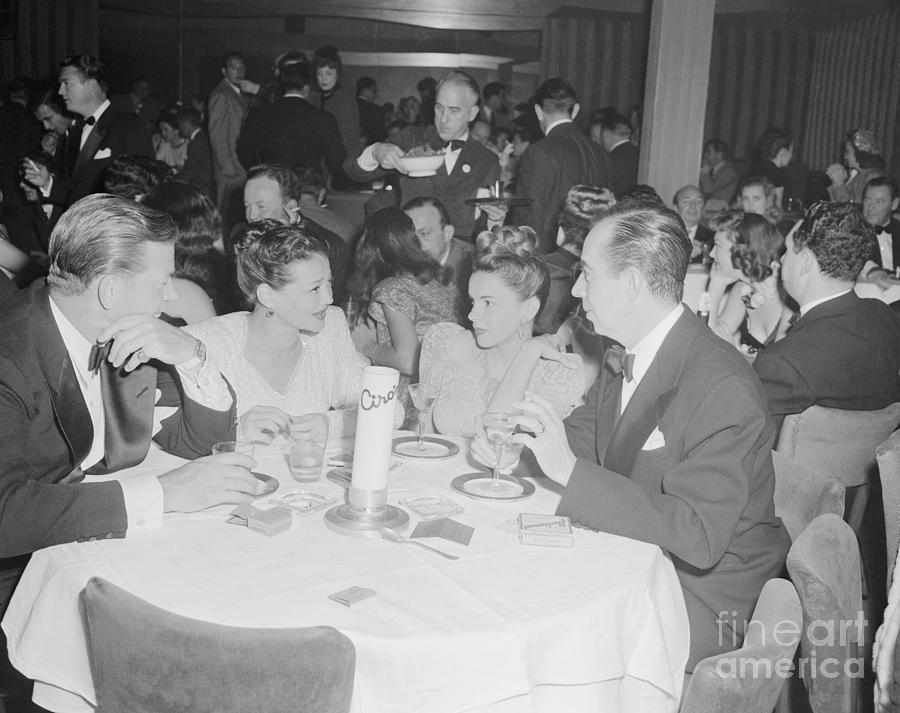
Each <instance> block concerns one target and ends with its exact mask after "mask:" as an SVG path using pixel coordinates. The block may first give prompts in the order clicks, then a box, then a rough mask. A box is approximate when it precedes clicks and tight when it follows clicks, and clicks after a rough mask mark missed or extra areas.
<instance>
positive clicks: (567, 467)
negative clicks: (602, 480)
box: [513, 393, 576, 485]
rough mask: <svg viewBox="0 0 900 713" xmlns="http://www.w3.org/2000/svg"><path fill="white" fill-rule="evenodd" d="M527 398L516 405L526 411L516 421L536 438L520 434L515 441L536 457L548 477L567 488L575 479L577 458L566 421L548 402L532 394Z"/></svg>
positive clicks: (515, 436) (514, 438)
mask: <svg viewBox="0 0 900 713" xmlns="http://www.w3.org/2000/svg"><path fill="white" fill-rule="evenodd" d="M525 396H526V400H525V401H517V402H516V403H514V404H513V406H515V407H516V408H518V409H520V410H521V411H522V413H521V414H520V415H518V416H516V417H515V421H516V423H517V424H519V427H520V428H521V429H522V430H524V431H528V432H530V433H533V434H534V435H533V436H529V435H527V434H525V433H519V434H516V435H514V436H513V440H515V441H518V442H521V443H524V444H525V445H526V446H527V447H528V448H529V449H530V450H531V452H532V453H534V457H535V458H536V459H537V462H538V465H539V466H540V467H541V470H542V471H544V475H546V476H547V477H548V478H551V479H552V480H555V481H556V482H557V483H559V484H560V485H566V484H567V483H568V482H569V478H571V477H572V470H573V469H574V468H575V460H576V458H575V454H574V453H573V452H572V448H571V447H570V446H569V439H568V438H566V428H565V426H564V425H563V422H562V419H561V418H560V417H559V416H558V415H557V413H556V409H554V408H553V404H551V403H550V402H549V401H547V400H546V399H544V398H542V397H540V396H537V395H536V394H530V393H529V394H526V395H525Z"/></svg>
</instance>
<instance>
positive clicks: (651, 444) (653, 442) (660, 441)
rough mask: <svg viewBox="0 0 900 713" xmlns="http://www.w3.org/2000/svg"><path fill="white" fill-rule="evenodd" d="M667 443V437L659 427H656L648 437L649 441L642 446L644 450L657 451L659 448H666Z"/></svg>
mask: <svg viewBox="0 0 900 713" xmlns="http://www.w3.org/2000/svg"><path fill="white" fill-rule="evenodd" d="M665 445H666V437H665V436H663V433H662V431H660V430H659V428H654V429H653V433H651V434H650V437H649V438H648V439H647V442H646V443H645V444H644V445H643V446H641V450H642V451H655V450H656V449H657V448H664V447H665Z"/></svg>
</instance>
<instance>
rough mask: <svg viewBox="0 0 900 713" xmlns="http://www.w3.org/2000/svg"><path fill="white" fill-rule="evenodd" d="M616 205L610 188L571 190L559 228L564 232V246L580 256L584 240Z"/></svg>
mask: <svg viewBox="0 0 900 713" xmlns="http://www.w3.org/2000/svg"><path fill="white" fill-rule="evenodd" d="M615 204H616V199H615V197H614V196H613V194H612V191H610V190H609V189H608V188H601V187H600V186H585V185H576V186H572V187H571V188H570V189H569V192H568V194H567V195H566V201H565V203H563V208H562V212H561V213H560V215H559V227H560V228H562V232H563V243H562V244H563V246H564V247H567V248H570V249H571V250H572V251H573V252H575V253H577V254H578V255H580V254H581V248H582V247H584V239H585V237H586V236H587V234H588V233H589V232H590V230H591V228H593V227H594V225H596V224H597V221H598V220H600V219H601V218H602V217H603V216H604V215H605V214H606V213H607V211H609V209H610V208H612V207H613V206H614V205H615Z"/></svg>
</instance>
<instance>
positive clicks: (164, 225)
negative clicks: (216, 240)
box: [47, 193, 176, 295]
mask: <svg viewBox="0 0 900 713" xmlns="http://www.w3.org/2000/svg"><path fill="white" fill-rule="evenodd" d="M175 234H176V233H175V224H174V223H173V222H172V219H171V218H170V217H169V216H167V215H166V214H165V213H161V212H159V211H158V210H153V209H152V208H148V207H147V206H144V205H142V204H140V203H135V202H134V201H131V200H128V199H127V198H121V197H120V196H113V195H110V194H108V193H94V194H92V195H89V196H86V197H84V198H82V199H81V200H79V201H76V202H75V203H74V204H72V206H71V207H70V208H69V209H68V210H67V211H66V212H65V213H63V214H62V217H60V219H59V221H58V222H57V223H56V225H55V226H54V228H53V232H51V233H50V248H49V254H50V273H49V275H48V276H47V284H49V285H50V286H51V287H52V288H53V289H55V290H58V291H59V292H60V293H62V294H64V295H79V294H82V293H83V292H84V291H85V290H86V289H87V288H88V285H90V283H91V282H93V281H94V280H95V279H97V278H98V277H101V276H103V275H133V274H136V273H139V272H141V270H143V268H144V260H143V258H144V251H143V249H142V248H143V246H144V245H145V244H146V243H173V242H175Z"/></svg>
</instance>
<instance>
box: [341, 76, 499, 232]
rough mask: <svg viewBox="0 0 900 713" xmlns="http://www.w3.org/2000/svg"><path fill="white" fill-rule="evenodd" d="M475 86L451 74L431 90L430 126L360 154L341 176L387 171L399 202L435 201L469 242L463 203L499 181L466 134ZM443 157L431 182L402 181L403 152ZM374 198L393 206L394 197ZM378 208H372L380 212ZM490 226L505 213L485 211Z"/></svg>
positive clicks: (485, 152)
mask: <svg viewBox="0 0 900 713" xmlns="http://www.w3.org/2000/svg"><path fill="white" fill-rule="evenodd" d="M479 96H480V95H479V89H478V83H477V82H476V81H475V80H474V79H473V78H472V77H471V76H470V75H468V74H466V73H465V72H459V71H453V72H450V73H448V74H447V75H446V76H444V77H443V79H441V81H440V82H439V84H438V88H437V99H436V102H435V105H434V107H435V109H434V124H433V125H431V126H407V127H406V128H404V129H402V130H401V131H400V132H399V133H398V134H397V136H396V138H394V139H392V142H393V143H377V144H373V145H372V146H369V147H368V148H366V149H365V150H364V151H363V152H362V153H361V154H360V155H359V156H358V157H357V158H352V157H351V158H348V159H347V160H346V161H345V162H344V169H345V170H346V172H347V175H348V176H349V177H350V178H351V179H353V180H354V181H359V182H361V183H362V182H367V181H371V180H373V179H374V178H378V177H380V176H383V175H384V174H385V173H387V172H388V171H391V170H395V171H399V172H400V173H401V174H402V175H401V176H400V180H399V186H400V196H399V200H400V201H404V202H405V201H410V200H412V199H413V198H418V197H419V196H431V197H434V198H437V199H438V200H439V201H440V202H441V203H443V204H444V206H445V207H446V209H447V212H448V213H449V214H450V224H451V225H453V227H454V229H455V231H456V235H457V236H459V237H460V238H462V239H463V240H470V239H471V237H472V233H473V231H474V230H475V209H474V208H473V207H472V206H471V205H468V204H466V200H468V199H471V198H476V197H480V196H488V195H489V187H490V186H491V184H493V183H494V182H495V181H497V180H498V179H499V178H500V163H499V160H498V158H497V155H496V154H495V153H494V152H493V151H491V150H490V149H487V148H485V147H484V146H482V145H481V144H479V143H478V142H477V141H475V139H473V138H472V136H471V135H470V134H469V122H471V121H472V120H473V119H474V118H475V117H476V116H477V115H478V99H479ZM412 149H417V150H418V151H426V150H427V151H428V152H436V153H439V152H442V151H443V152H444V163H443V165H442V166H440V167H439V168H438V169H437V173H435V175H433V176H421V177H417V178H413V177H410V176H407V175H406V174H407V171H406V169H405V168H404V167H403V165H402V163H401V162H400V159H401V158H402V157H403V156H404V154H406V153H407V152H408V151H410V150H412ZM384 193H386V194H387V196H386V197H385V196H384V195H383V194H382V195H381V196H379V197H381V198H385V199H386V200H390V201H394V202H396V201H397V200H398V198H397V196H396V195H394V193H395V192H390V191H385V192H384ZM386 204H387V203H383V204H381V205H379V206H378V207H384V205H386ZM486 212H488V215H489V216H490V218H491V220H492V221H494V222H497V223H499V222H501V221H502V220H503V217H504V216H505V211H503V210H497V209H494V208H490V209H486Z"/></svg>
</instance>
